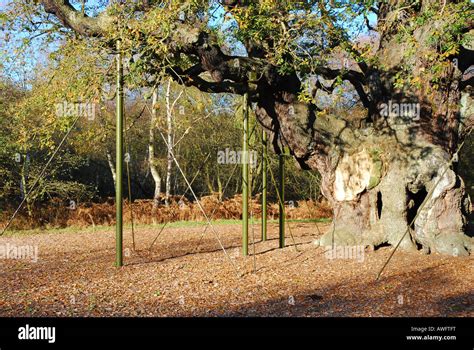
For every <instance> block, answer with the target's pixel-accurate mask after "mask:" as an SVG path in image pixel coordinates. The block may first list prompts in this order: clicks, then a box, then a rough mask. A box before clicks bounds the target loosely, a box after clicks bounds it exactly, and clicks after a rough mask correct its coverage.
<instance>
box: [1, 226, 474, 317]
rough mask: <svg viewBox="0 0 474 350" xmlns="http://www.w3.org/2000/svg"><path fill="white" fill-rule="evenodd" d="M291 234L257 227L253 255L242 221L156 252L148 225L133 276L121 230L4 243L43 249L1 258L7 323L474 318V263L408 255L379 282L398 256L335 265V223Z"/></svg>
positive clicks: (183, 234) (194, 233)
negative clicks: (323, 237) (263, 236)
mask: <svg viewBox="0 0 474 350" xmlns="http://www.w3.org/2000/svg"><path fill="white" fill-rule="evenodd" d="M290 226H291V233H292V235H293V237H294V240H293V239H292V237H291V234H290V232H289V231H290V230H288V229H287V231H286V233H287V237H286V244H287V247H285V248H283V249H278V225H277V224H274V223H271V224H269V227H268V240H267V241H266V242H260V225H259V224H255V225H254V226H253V228H254V229H253V230H252V227H251V229H250V230H249V236H250V237H249V241H250V245H249V254H250V255H249V256H248V257H242V255H241V246H240V244H241V228H242V227H241V225H240V224H239V223H238V222H236V223H235V224H226V225H223V224H216V225H215V226H214V227H215V230H216V232H213V230H212V229H209V228H208V229H207V231H206V232H205V233H204V234H203V230H204V229H205V226H202V225H201V226H196V227H171V228H166V229H165V230H164V231H163V232H162V233H161V235H160V236H159V237H158V239H157V241H156V243H155V244H154V246H153V248H152V249H151V250H149V249H148V248H149V246H150V244H151V242H152V241H153V240H154V238H155V237H156V235H157V233H158V232H159V230H160V228H161V225H157V226H156V228H151V227H146V228H140V227H139V228H138V229H137V230H136V233H135V236H136V248H137V251H133V250H132V249H131V248H132V240H131V234H130V230H129V229H127V230H126V231H125V232H124V247H125V257H124V261H125V266H124V267H122V268H116V267H115V266H114V261H115V239H114V237H115V232H114V229H113V227H110V228H109V229H107V230H100V231H96V232H86V231H84V232H82V231H81V230H78V231H77V232H72V233H67V234H66V233H63V234H58V233H49V232H48V231H45V232H43V233H40V234H35V235H13V236H7V237H0V248H2V247H3V249H4V252H5V249H10V253H11V254H13V253H12V250H11V249H18V248H20V247H21V246H29V247H37V249H38V256H37V258H38V259H37V261H36V262H33V261H32V259H11V257H12V255H10V259H0V316H170V317H171V316H173V317H174V316H313V317H318V316H415V317H416V316H474V292H473V286H474V269H473V266H474V264H473V262H474V258H473V257H458V258H456V257H447V256H441V255H434V254H432V255H424V254H423V253H422V252H421V251H420V252H412V253H408V252H402V251H397V252H396V253H395V255H394V257H393V259H392V260H391V262H390V263H389V265H388V266H387V268H386V270H385V271H384V273H383V275H382V277H381V279H380V280H379V281H375V277H376V275H377V273H378V271H379V270H380V268H381V267H382V265H383V264H384V262H385V261H386V259H387V258H388V256H389V255H390V252H391V249H392V248H391V247H382V248H380V249H378V250H376V251H372V252H364V254H363V256H362V257H361V256H358V258H357V259H354V258H352V259H342V258H336V259H329V258H328V257H327V254H326V253H325V249H324V248H322V247H318V246H317V245H315V244H314V243H313V241H314V240H315V239H317V238H318V236H319V235H320V234H322V233H324V232H326V231H327V230H328V228H329V224H328V223H319V224H317V225H316V224H315V223H308V222H291V223H290ZM317 226H318V228H319V232H318V228H317ZM216 233H217V234H218V235H219V236H220V240H221V242H222V244H223V245H224V247H225V249H226V252H227V255H226V254H224V252H223V251H222V249H221V247H220V244H219V242H218V240H217V239H216ZM201 237H202V239H201ZM254 237H255V242H256V244H255V246H253V245H252V242H253V239H254ZM295 243H296V245H295ZM254 251H255V253H256V254H255V256H252V254H253V253H254ZM4 255H5V254H4ZM0 257H1V256H0ZM231 262H232V263H231ZM234 266H235V268H237V269H238V273H237V272H236V270H235V269H234Z"/></svg>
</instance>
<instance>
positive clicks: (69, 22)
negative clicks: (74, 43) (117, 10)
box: [40, 0, 112, 37]
mask: <svg viewBox="0 0 474 350" xmlns="http://www.w3.org/2000/svg"><path fill="white" fill-rule="evenodd" d="M40 3H41V4H42V5H43V7H44V9H45V11H46V13H50V14H53V15H55V16H56V17H57V18H58V20H59V21H60V22H61V23H62V24H63V25H64V26H66V27H68V28H71V29H72V30H73V31H75V32H77V33H79V34H81V35H84V36H89V37H99V36H102V35H103V34H104V31H105V28H106V27H107V26H108V25H109V24H110V22H111V21H112V18H111V17H110V16H108V15H107V13H106V12H105V11H104V12H102V13H101V14H99V15H98V16H97V17H89V16H87V15H84V14H82V13H81V12H80V11H77V10H76V9H75V8H74V7H73V6H72V5H71V3H70V2H69V0H40Z"/></svg>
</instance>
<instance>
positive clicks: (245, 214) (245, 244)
mask: <svg viewBox="0 0 474 350" xmlns="http://www.w3.org/2000/svg"><path fill="white" fill-rule="evenodd" d="M243 115H244V140H243V147H242V148H243V150H242V151H243V152H242V155H243V159H242V254H243V255H244V256H247V255H248V249H249V155H248V145H249V110H248V94H244V101H243Z"/></svg>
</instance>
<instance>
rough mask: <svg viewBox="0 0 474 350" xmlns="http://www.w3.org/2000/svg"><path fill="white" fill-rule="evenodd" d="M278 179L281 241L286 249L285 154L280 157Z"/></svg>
mask: <svg viewBox="0 0 474 350" xmlns="http://www.w3.org/2000/svg"><path fill="white" fill-rule="evenodd" d="M278 177H279V180H280V181H279V187H280V188H279V189H278V202H279V208H280V215H279V217H278V222H279V228H280V230H279V232H280V235H279V241H280V248H284V247H285V154H283V153H281V154H279V155H278Z"/></svg>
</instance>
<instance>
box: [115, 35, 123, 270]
mask: <svg viewBox="0 0 474 350" xmlns="http://www.w3.org/2000/svg"><path fill="white" fill-rule="evenodd" d="M116 113H117V125H116V137H117V139H116V169H115V172H116V174H117V176H116V180H115V186H116V188H115V206H116V211H117V212H116V231H115V266H117V267H120V266H123V217H122V214H123V197H122V193H123V181H122V180H123V66H122V43H121V42H120V40H118V41H117V111H116Z"/></svg>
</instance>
